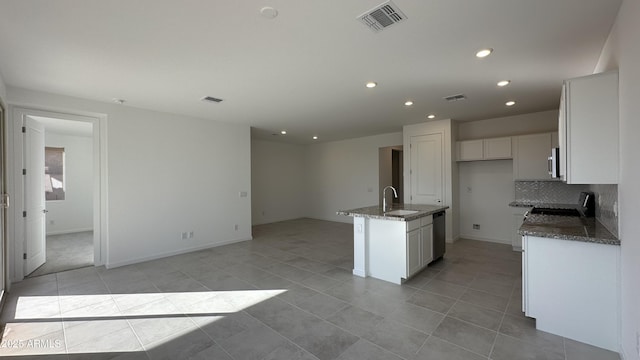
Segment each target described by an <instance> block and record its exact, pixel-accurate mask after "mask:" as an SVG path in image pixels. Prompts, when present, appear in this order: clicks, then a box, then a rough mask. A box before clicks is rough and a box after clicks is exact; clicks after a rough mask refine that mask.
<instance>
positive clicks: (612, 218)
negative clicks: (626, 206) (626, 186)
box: [589, 184, 618, 237]
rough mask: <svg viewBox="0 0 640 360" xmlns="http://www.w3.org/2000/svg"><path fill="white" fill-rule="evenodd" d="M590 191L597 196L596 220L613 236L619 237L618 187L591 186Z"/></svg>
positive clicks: (606, 185) (607, 185)
mask: <svg viewBox="0 0 640 360" xmlns="http://www.w3.org/2000/svg"><path fill="white" fill-rule="evenodd" d="M589 191H593V193H594V194H595V196H596V218H597V219H598V220H600V223H601V224H602V225H604V227H606V228H607V230H609V231H610V232H611V233H612V234H613V235H615V236H616V237H617V236H618V216H617V214H616V212H617V210H616V211H614V210H613V209H614V207H615V208H617V207H618V185H609V184H605V185H591V186H589Z"/></svg>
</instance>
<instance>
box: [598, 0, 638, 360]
mask: <svg viewBox="0 0 640 360" xmlns="http://www.w3.org/2000/svg"><path fill="white" fill-rule="evenodd" d="M638 19H640V1H637V0H624V1H623V3H622V6H621V7H620V11H619V13H618V18H617V20H616V23H615V25H614V27H613V29H612V31H611V34H610V35H609V39H608V40H607V43H606V44H605V46H604V49H603V52H602V55H601V58H600V62H599V63H598V66H597V67H596V69H595V72H602V71H606V70H611V69H616V68H618V69H619V79H620V88H619V95H620V183H619V185H618V199H619V204H620V205H619V209H620V215H619V220H620V222H619V226H620V227H619V236H620V239H621V247H622V248H621V254H622V256H621V257H622V264H621V287H622V291H621V302H622V304H621V305H622V306H621V319H622V326H621V330H622V346H621V353H622V355H623V356H624V359H625V360H638V359H640V356H639V355H638V352H637V348H636V346H639V345H638V341H640V339H639V338H638V336H640V335H639V333H640V307H639V306H638V304H640V286H639V285H638V274H640V222H639V221H638V218H640V208H639V207H638V203H640V186H639V185H638V184H640V166H638V159H637V154H639V153H640V142H638V139H637V137H638V134H640V121H638V114H640V102H639V101H638V99H640V66H639V65H638V64H640V42H638V40H637V35H638V34H640V22H639V21H638Z"/></svg>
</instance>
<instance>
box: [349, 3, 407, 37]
mask: <svg viewBox="0 0 640 360" xmlns="http://www.w3.org/2000/svg"><path fill="white" fill-rule="evenodd" d="M406 19H407V16H406V15H405V14H404V13H403V12H402V11H401V10H400V9H399V8H398V5H396V4H394V3H393V1H387V2H385V3H382V4H380V5H378V6H376V7H375V8H373V9H371V10H369V11H367V12H365V13H364V14H362V15H360V16H358V20H360V22H362V23H363V24H365V25H367V26H368V27H369V29H371V30H373V32H378V31H380V30H383V29H385V28H387V27H389V26H391V25H393V24H396V23H399V22H400V21H403V20H406Z"/></svg>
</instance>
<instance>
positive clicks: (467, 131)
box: [457, 91, 560, 140]
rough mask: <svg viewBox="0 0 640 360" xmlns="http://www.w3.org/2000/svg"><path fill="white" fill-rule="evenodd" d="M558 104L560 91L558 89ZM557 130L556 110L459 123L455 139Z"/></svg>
mask: <svg viewBox="0 0 640 360" xmlns="http://www.w3.org/2000/svg"><path fill="white" fill-rule="evenodd" d="M558 104H560V91H558ZM553 131H558V110H557V109H556V110H549V111H542V112H536V113H530V114H524V115H515V116H507V117H501V118H493V119H487V120H479V121H471V122H464V123H459V125H458V138H457V140H472V139H483V138H492V137H501V136H513V135H524V134H535V133H544V132H553Z"/></svg>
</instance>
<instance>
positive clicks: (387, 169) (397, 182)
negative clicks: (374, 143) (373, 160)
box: [378, 145, 404, 206]
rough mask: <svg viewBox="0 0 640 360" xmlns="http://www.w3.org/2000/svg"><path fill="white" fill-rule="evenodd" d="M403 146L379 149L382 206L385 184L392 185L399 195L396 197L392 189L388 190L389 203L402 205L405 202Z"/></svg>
mask: <svg viewBox="0 0 640 360" xmlns="http://www.w3.org/2000/svg"><path fill="white" fill-rule="evenodd" d="M402 152H403V147H402V145H397V146H387V147H382V148H380V149H379V151H378V154H379V157H378V159H379V166H378V168H379V181H378V185H379V189H378V190H379V191H378V196H379V206H382V190H383V189H384V187H385V186H387V185H391V186H393V188H394V189H396V192H397V193H398V197H397V198H395V197H394V196H393V194H392V192H391V191H387V204H392V206H399V205H402V204H403V202H404V182H403V166H404V164H403V158H402Z"/></svg>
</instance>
